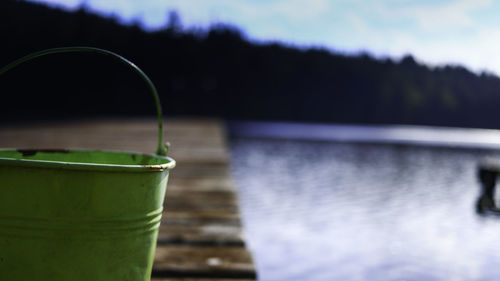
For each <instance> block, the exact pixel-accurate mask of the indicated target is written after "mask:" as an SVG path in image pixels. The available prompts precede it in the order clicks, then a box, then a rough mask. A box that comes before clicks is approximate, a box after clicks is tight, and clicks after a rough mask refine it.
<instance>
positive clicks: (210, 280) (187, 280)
mask: <svg viewBox="0 0 500 281" xmlns="http://www.w3.org/2000/svg"><path fill="white" fill-rule="evenodd" d="M253 280H256V279H227V278H217V279H213V278H161V277H160V278H157V277H153V278H151V281H253Z"/></svg>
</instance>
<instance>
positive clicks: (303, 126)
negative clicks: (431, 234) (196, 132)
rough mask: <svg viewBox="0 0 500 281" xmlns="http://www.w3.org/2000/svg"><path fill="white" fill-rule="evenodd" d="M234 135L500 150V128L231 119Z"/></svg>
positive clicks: (229, 125) (230, 130)
mask: <svg viewBox="0 0 500 281" xmlns="http://www.w3.org/2000/svg"><path fill="white" fill-rule="evenodd" d="M227 125H228V130H229V134H230V135H231V136H233V137H244V138H269V139H290V140H310V141H338V142H357V143H387V144H410V145H424V146H441V147H459V148H481V149H500V130H494V129H474V128H452V127H434V126H414V125H353V124H349V125H347V124H326V123H292V122H263V121H228V122H227Z"/></svg>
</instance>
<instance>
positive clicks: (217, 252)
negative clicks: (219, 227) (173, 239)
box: [153, 245, 256, 279]
mask: <svg viewBox="0 0 500 281" xmlns="http://www.w3.org/2000/svg"><path fill="white" fill-rule="evenodd" d="M153 276H155V277H205V278H246V279H252V278H256V273H255V268H254V265H253V261H252V256H251V255H250V253H249V252H248V251H247V250H245V248H243V247H191V246H176V245H166V246H162V245H160V246H158V247H157V248H156V254H155V262H154V265H153Z"/></svg>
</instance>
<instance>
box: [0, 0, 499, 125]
mask: <svg viewBox="0 0 500 281" xmlns="http://www.w3.org/2000/svg"><path fill="white" fill-rule="evenodd" d="M166 18H167V15H166ZM166 22H167V23H166V25H165V27H164V28H161V29H158V30H157V31H154V32H146V31H144V30H143V29H141V27H140V25H139V24H138V23H137V24H132V25H123V24H120V23H119V22H118V20H117V19H116V18H105V17H102V16H99V15H95V14H93V13H91V12H89V11H88V10H87V9H86V8H85V7H81V8H80V9H78V10H77V11H75V12H67V11H63V10H60V9H55V8H49V7H46V6H43V5H40V4H33V3H27V2H22V1H12V0H6V1H1V2H0V32H1V38H2V41H1V42H2V43H1V44H0V46H1V47H0V48H1V52H0V64H1V65H4V64H6V63H8V62H10V61H12V60H14V59H16V58H18V57H20V56H23V55H25V54H27V53H30V52H33V51H37V50H41V49H44V48H51V47H60V46H69V45H88V46H95V47H100V48H105V49H109V50H112V51H115V52H117V53H119V54H121V55H123V56H125V57H126V58H129V59H130V60H131V61H133V62H135V63H136V64H137V65H138V66H140V67H141V68H142V69H143V70H144V71H145V72H146V73H148V74H149V75H150V77H151V79H152V80H153V81H154V82H155V84H156V86H157V88H158V90H159V92H160V95H161V99H162V102H163V108H164V112H165V113H166V115H168V116H176V115H200V116H213V117H222V118H228V119H252V120H290V121H306V122H309V121H310V122H345V123H379V124H381V123H382V124H383V123H392V124H395V123H399V124H424V125H441V126H465V127H486V128H500V118H499V117H497V114H496V112H497V109H498V108H500V79H499V78H498V77H496V76H494V75H491V74H487V73H483V74H480V75H477V74H475V73H472V72H470V71H468V70H467V69H465V68H463V67H460V66H446V67H439V68H429V67H427V66H425V65H422V64H419V63H416V62H415V60H414V59H413V58H412V57H411V56H406V57H405V58H403V59H402V60H401V61H394V60H391V59H385V60H381V59H375V58H373V57H371V56H369V55H367V54H364V55H363V54H362V55H358V56H346V55H343V54H339V53H334V52H332V51H328V50H326V49H322V48H310V49H299V48H293V47H290V46H286V45H283V44H279V43H258V44H257V43H254V42H251V41H249V40H247V39H246V38H245V36H244V34H243V33H242V32H241V31H239V30H238V29H237V28H235V27H232V26H229V25H224V24H217V25H213V26H212V27H210V28H208V29H206V30H202V29H185V28H183V27H182V25H181V23H180V19H179V17H178V16H177V15H176V14H175V13H174V12H171V13H170V17H169V20H168V21H166ZM0 91H1V93H2V95H1V98H2V110H1V111H0V117H1V120H2V121H4V122H5V121H11V120H14V119H22V118H30V119H33V118H37V117H40V116H43V117H47V118H55V117H57V118H60V117H61V116H63V117H69V116H75V117H80V116H90V115H95V114H98V115H112V116H116V115H127V116H129V115H146V114H148V115H151V114H153V112H154V106H153V105H152V104H153V102H152V99H151V97H150V96H149V93H148V92H147V88H146V86H145V85H144V84H143V82H142V81H141V80H140V79H139V78H138V77H136V76H135V74H134V73H132V72H130V71H128V70H127V69H126V68H125V67H124V66H123V65H121V64H118V63H116V62H115V61H113V60H111V59H109V58H106V57H100V56H97V55H95V54H81V55H75V54H62V55H53V56H50V57H44V58H40V59H38V61H37V62H32V63H28V64H25V65H23V66H22V67H19V68H17V69H15V70H12V71H11V72H8V73H7V74H5V75H3V77H1V78H0Z"/></svg>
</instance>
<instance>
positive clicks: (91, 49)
mask: <svg viewBox="0 0 500 281" xmlns="http://www.w3.org/2000/svg"><path fill="white" fill-rule="evenodd" d="M74 52H87V53H98V54H102V55H107V56H111V57H112V58H114V59H117V60H119V61H120V62H122V63H124V64H126V65H127V66H129V67H130V68H132V70H134V72H135V73H137V74H138V75H139V76H140V77H141V78H142V80H144V82H146V84H147V85H148V88H149V90H150V91H151V93H152V94H153V98H154V101H155V104H156V111H157V113H158V148H157V150H156V154H157V155H161V156H166V155H167V152H168V143H166V144H164V145H163V144H162V143H163V119H162V112H161V104H160V97H159V96H158V92H157V91H156V87H155V86H154V84H153V82H152V81H151V79H149V77H148V76H147V75H146V73H144V72H143V71H142V70H141V69H140V68H139V67H137V66H136V65H135V64H134V63H132V62H131V61H129V60H127V59H126V58H124V57H122V56H120V55H118V54H116V53H113V52H111V51H108V50H104V49H99V48H94V47H62V48H52V49H46V50H42V51H38V52H35V53H31V54H29V55H27V56H24V57H22V58H20V59H17V60H15V61H13V62H11V63H10V64H8V65H6V66H4V67H2V68H1V69H0V75H3V74H4V73H5V72H7V71H8V70H10V69H12V68H14V67H16V66H18V65H20V64H22V63H24V62H27V61H29V60H32V59H34V58H37V57H41V56H45V55H50V54H57V53H74Z"/></svg>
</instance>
